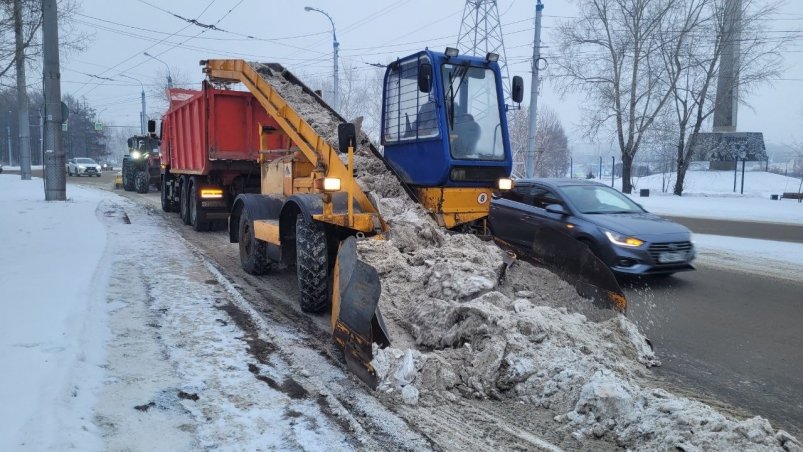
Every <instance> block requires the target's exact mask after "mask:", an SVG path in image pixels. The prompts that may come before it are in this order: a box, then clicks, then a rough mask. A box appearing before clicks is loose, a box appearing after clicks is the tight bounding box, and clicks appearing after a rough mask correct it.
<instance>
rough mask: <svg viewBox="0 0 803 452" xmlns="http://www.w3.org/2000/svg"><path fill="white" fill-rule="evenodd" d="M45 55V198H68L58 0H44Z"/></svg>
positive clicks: (43, 49)
mask: <svg viewBox="0 0 803 452" xmlns="http://www.w3.org/2000/svg"><path fill="white" fill-rule="evenodd" d="M42 56H43V58H42V59H43V60H44V67H43V69H44V95H45V162H44V163H45V200H46V201H66V200H67V177H66V172H65V170H64V142H63V140H62V134H61V124H62V122H64V119H63V114H62V111H61V72H60V69H59V23H58V12H57V9H56V0H42Z"/></svg>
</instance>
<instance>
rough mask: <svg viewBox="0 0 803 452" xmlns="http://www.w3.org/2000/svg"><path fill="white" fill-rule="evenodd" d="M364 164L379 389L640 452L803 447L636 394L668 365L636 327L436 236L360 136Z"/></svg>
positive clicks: (319, 119)
mask: <svg viewBox="0 0 803 452" xmlns="http://www.w3.org/2000/svg"><path fill="white" fill-rule="evenodd" d="M255 67H256V68H257V69H258V70H259V71H260V73H261V74H262V75H263V77H264V78H265V79H266V80H267V81H268V82H269V83H271V85H272V86H274V87H275V88H276V89H277V91H279V93H280V94H281V95H282V96H283V97H284V98H285V100H286V101H287V102H288V103H290V104H291V105H292V106H293V108H294V109H296V111H299V112H302V115H304V117H305V118H306V119H307V120H308V122H309V123H310V125H311V126H312V127H313V128H315V129H316V131H318V132H319V133H320V134H321V135H322V136H324V137H326V138H327V140H328V141H329V142H330V144H332V145H333V146H334V145H336V138H337V137H336V133H334V134H333V132H332V131H335V130H336V125H337V123H338V122H339V121H338V119H337V118H336V117H335V116H334V115H332V114H331V113H330V112H328V111H327V110H325V109H323V108H321V107H320V105H319V104H318V102H317V100H315V99H313V98H312V97H311V96H309V95H307V94H305V93H303V92H302V90H301V89H300V87H298V86H295V85H293V84H291V83H288V82H287V81H286V80H284V79H283V78H282V77H281V76H279V75H277V74H275V73H269V72H268V71H264V70H260V69H259V65H257V64H255ZM326 116H329V117H328V118H327V117H326ZM356 156H357V158H358V160H357V163H356V164H355V167H356V168H357V171H356V176H357V178H358V182H359V183H360V185H361V186H362V187H363V188H364V189H365V190H366V191H367V192H369V193H368V194H369V197H370V198H371V199H372V201H373V202H374V203H375V205H376V206H377V208H378V209H379V211H380V213H381V214H382V216H383V218H384V219H385V221H387V222H388V223H389V224H390V225H391V233H390V234H389V239H388V240H365V241H361V242H360V243H359V245H358V252H359V255H360V258H361V259H362V260H364V261H365V262H366V263H368V264H370V265H372V266H373V267H375V268H376V270H377V271H378V273H379V275H380V279H381V282H382V295H381V298H380V302H379V306H380V310H381V312H382V314H383V315H384V317H385V320H386V323H387V326H388V329H389V330H390V331H389V332H390V336H391V338H392V340H393V341H394V346H395V347H396V348H387V349H384V350H378V349H377V350H375V360H374V363H373V364H374V366H375V368H376V370H377V374H378V376H379V378H380V386H379V390H380V391H383V392H385V393H389V394H398V397H399V398H400V399H401V400H402V401H403V402H404V403H407V404H416V403H418V402H419V400H420V399H424V398H431V399H433V400H441V399H446V400H456V399H457V397H460V396H463V397H477V398H497V399H501V398H514V399H518V400H520V401H522V402H525V403H530V404H533V405H535V406H538V407H544V408H550V409H553V410H555V411H558V412H560V413H565V414H563V415H560V416H558V417H557V418H556V420H557V421H559V422H561V423H563V425H565V427H566V428H568V429H571V430H573V431H574V433H573V435H575V436H576V437H578V439H581V438H582V437H584V436H589V435H593V436H595V437H598V438H605V439H608V440H611V441H615V442H617V443H618V444H620V445H622V446H627V447H636V448H639V449H669V448H674V447H682V448H683V449H685V450H689V449H695V448H698V449H708V448H715V449H736V450H739V449H746V448H751V449H756V448H762V447H763V448H766V449H768V450H769V449H780V448H781V447H782V446H783V445H784V444H786V445H787V447H788V448H792V447H793V446H794V445H795V444H796V443H795V442H794V440H793V439H786V440H785V439H783V438H785V436H784V434H783V433H782V432H779V433H778V434H777V435H776V433H775V432H774V431H773V430H772V428H771V427H770V426H769V424H768V423H767V421H765V420H763V419H761V418H754V419H751V420H747V421H742V422H738V421H734V420H730V419H727V418H725V417H724V416H722V415H721V414H719V413H717V412H716V411H715V410H713V409H712V408H710V407H708V406H706V405H703V404H700V403H697V402H692V401H690V400H687V399H683V398H678V397H675V396H673V395H671V394H669V393H666V392H665V391H662V390H656V389H648V388H642V387H641V385H640V384H639V381H640V379H641V377H642V376H644V375H645V369H646V368H647V367H650V366H653V365H658V364H660V363H659V362H658V361H657V359H656V357H655V355H654V354H653V352H652V350H651V349H650V347H649V346H648V345H647V343H646V339H645V338H644V336H643V335H642V334H641V333H640V332H639V331H638V328H637V327H636V326H635V325H634V324H632V323H631V322H629V321H628V320H627V319H626V318H625V317H623V316H610V315H609V316H608V318H607V320H603V321H600V322H592V321H589V316H590V315H589V316H586V315H583V314H582V313H586V314H596V313H595V312H594V311H595V310H596V309H595V308H593V307H592V306H591V303H590V301H588V300H585V299H582V298H580V297H579V296H578V295H577V294H576V292H575V291H574V289H573V288H572V287H571V286H570V285H569V284H567V283H565V282H564V281H562V280H560V279H559V278H558V277H556V276H555V275H553V274H551V273H549V272H548V271H545V270H542V269H538V268H534V267H532V266H530V265H529V264H527V263H524V262H514V263H513V264H512V265H510V266H509V267H507V264H505V263H504V261H503V254H502V252H501V250H499V249H498V248H497V247H496V246H495V245H493V244H490V243H487V242H483V241H481V240H480V239H478V238H477V237H474V236H471V235H460V234H450V233H447V232H446V231H444V230H443V229H441V228H439V227H438V226H437V224H436V223H435V222H434V221H433V220H432V219H431V218H430V217H429V215H428V214H427V213H426V212H425V211H424V210H423V209H422V208H421V207H420V206H419V205H418V204H416V203H415V202H414V201H412V200H411V199H409V197H407V196H405V194H404V191H403V189H402V188H401V186H400V184H399V182H398V181H397V180H396V178H395V177H394V176H393V175H392V174H390V173H389V172H388V171H387V169H386V168H385V167H384V163H383V162H382V161H381V160H379V159H378V158H377V157H376V156H374V155H373V154H372V153H371V152H370V150H369V149H368V146H367V140H366V139H365V138H364V137H363V140H362V143H361V146H360V147H359V148H358V149H357V155H356ZM595 317H596V316H595ZM415 349H418V350H415ZM394 397H395V396H394Z"/></svg>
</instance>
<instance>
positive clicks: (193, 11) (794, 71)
mask: <svg viewBox="0 0 803 452" xmlns="http://www.w3.org/2000/svg"><path fill="white" fill-rule="evenodd" d="M464 3H465V2H464V1H462V0H437V1H435V0H372V1H367V0H361V1H358V0H351V1H347V0H339V1H338V0H301V1H292V0H286V1H275V0H172V1H169V2H165V1H158V0H125V1H109V0H83V6H82V9H81V11H80V13H81V15H79V16H78V17H77V19H78V21H79V22H78V24H77V26H78V27H79V28H80V29H81V30H83V31H86V32H90V33H93V34H94V39H93V40H92V41H91V43H90V44H89V46H88V49H87V51H86V52H84V53H81V54H78V55H71V56H68V57H65V58H63V59H62V92H63V93H65V94H72V95H75V96H79V97H80V96H85V97H86V99H87V101H88V102H89V103H90V104H91V105H93V106H95V107H96V108H97V110H98V111H99V112H100V113H99V116H100V117H101V118H103V119H104V120H107V121H108V122H109V123H110V124H116V125H132V126H138V125H139V111H140V103H139V93H140V85H139V83H137V82H134V81H133V80H131V79H127V78H124V77H121V75H120V74H126V75H129V76H131V77H134V78H138V79H139V80H141V81H142V83H143V84H144V85H145V88H146V89H145V91H146V94H147V97H148V99H147V100H148V104H149V106H150V105H153V106H155V105H157V99H156V98H154V97H153V95H154V92H155V91H157V90H156V89H154V87H156V86H157V85H158V84H160V83H163V78H162V77H163V75H164V73H165V67H164V65H163V64H161V63H159V62H157V61H155V60H153V59H150V58H148V57H146V56H144V55H143V52H144V51H147V52H149V53H150V54H152V55H155V56H157V57H158V58H160V59H162V60H164V61H165V62H166V63H167V64H169V66H170V68H171V69H172V70H173V71H174V72H178V73H181V74H183V75H184V76H185V77H186V78H187V79H188V80H189V81H191V82H192V83H193V84H192V85H191V87H198V86H199V84H200V82H201V81H202V80H203V74H202V73H201V71H200V67H199V66H198V61H199V60H202V59H208V58H244V59H249V60H258V61H275V62H279V63H282V64H283V65H285V66H286V67H288V68H289V69H291V70H293V71H294V72H296V71H297V72H302V73H306V74H311V75H317V76H329V75H330V74H331V71H332V60H331V56H332V40H331V26H330V24H329V21H328V20H327V19H326V17H324V16H323V15H321V14H319V13H316V12H305V11H304V6H305V5H309V6H312V7H315V8H319V9H322V10H324V11H326V12H327V13H328V14H329V15H330V16H331V17H332V19H333V20H334V22H335V26H336V27H337V37H338V40H339V42H340V57H341V63H342V64H353V65H355V66H356V67H358V68H359V69H360V70H372V68H371V66H368V65H367V64H365V63H383V64H384V63H387V62H388V61H391V60H393V59H395V58H397V57H403V56H405V55H407V54H410V53H413V52H415V51H417V50H420V49H423V48H424V47H426V46H429V47H432V48H436V49H441V48H444V47H446V46H447V45H451V46H454V45H455V44H456V39H457V34H458V31H459V27H460V21H461V17H462V12H463V7H464ZM498 4H499V14H500V16H501V19H502V24H503V31H504V34H505V46H506V50H507V58H508V65H509V70H510V75H511V76H513V75H521V76H523V77H524V78H525V87H526V88H527V90H528V89H529V70H530V69H529V61H530V58H531V56H532V39H533V17H534V15H535V12H534V5H535V0H499V2H498ZM544 4H545V9H544V16H543V31H542V41H543V42H542V44H543V50H542V53H543V54H544V56H545V57H546V58H547V60H549V57H550V54H554V51H555V48H554V47H553V44H554V39H553V31H554V29H555V27H556V26H557V24H558V22H559V21H562V20H567V19H568V20H570V19H571V18H572V16H573V15H574V14H575V11H576V9H575V6H574V4H573V2H566V1H561V0H544ZM160 8H161V9H164V10H166V11H169V12H172V13H175V14H177V15H179V16H182V17H185V18H188V19H197V21H198V22H200V23H202V24H215V25H216V26H217V27H218V28H220V29H223V30H226V32H221V31H215V30H206V31H204V28H201V27H199V26H196V25H192V24H189V23H187V22H186V21H183V20H181V19H179V18H177V17H174V16H172V15H171V14H170V13H169V12H166V11H162V10H160ZM801 22H803V2H801V1H799V0H794V1H789V2H787V3H786V5H785V6H784V7H783V8H782V9H781V14H780V15H779V16H778V20H775V21H773V22H772V26H773V27H774V28H775V29H776V30H791V29H800V28H801V27H800V23H801ZM120 24H121V25H120ZM247 36H253V37H254V38H256V39H251V38H248V37H247ZM798 36H801V35H798ZM786 58H787V59H786V63H787V67H788V69H787V70H786V72H785V73H784V75H783V76H782V79H781V80H775V81H773V83H772V86H765V87H763V88H761V89H760V90H759V91H757V92H755V93H753V94H751V96H750V98H748V99H747V102H748V103H750V104H751V106H752V109H750V108H746V107H740V110H739V129H740V130H741V131H753V132H764V134H765V139H766V140H767V141H768V142H776V143H792V142H793V141H799V140H801V138H803V130H801V129H803V128H801V125H803V96H801V92H802V91H803V41H799V42H796V43H795V44H794V45H793V46H792V47H791V48H790V52H789V53H787V57H786ZM92 75H94V76H99V77H107V78H111V79H114V81H105V80H101V79H98V78H95V77H91V76H92ZM544 75H546V76H547V77H548V76H549V68H547V69H546V71H545V73H544ZM541 92H542V96H541V98H540V100H539V105H547V106H550V107H551V108H553V109H554V110H556V111H557V113H558V114H559V116H560V118H561V120H562V121H563V123H564V124H565V125H566V127H567V129H568V130H569V134H570V136H572V138H573V142H575V143H577V142H579V141H581V140H580V138H579V137H578V134H577V133H576V130H575V128H576V125H577V124H578V123H579V120H580V117H579V114H580V112H579V108H578V105H579V103H580V101H581V99H582V97H581V96H579V95H578V96H571V97H569V98H565V99H560V98H559V96H558V95H557V94H556V92H555V88H554V87H553V86H551V85H550V84H549V83H548V82H547V83H545V84H543V85H542V90H541ZM525 96H529V92H527V91H525ZM525 98H527V97H525ZM525 105H526V102H525ZM148 112H149V113H152V114H157V113H161V112H159V111H158V110H157V109H153V108H150V107H149V108H148Z"/></svg>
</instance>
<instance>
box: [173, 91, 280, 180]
mask: <svg viewBox="0 0 803 452" xmlns="http://www.w3.org/2000/svg"><path fill="white" fill-rule="evenodd" d="M260 127H272V128H274V129H278V128H279V126H278V124H276V122H275V121H274V120H273V119H272V118H271V117H270V116H268V114H267V112H266V111H265V109H264V108H263V107H262V106H261V105H260V104H259V102H258V101H257V100H256V98H254V95H253V94H251V93H250V92H244V91H230V90H220V89H214V88H211V87H209V86H208V85H206V84H205V85H204V88H203V89H202V90H200V91H197V90H186V89H173V90H171V91H170V109H169V110H168V111H167V113H165V115H164V117H163V118H162V145H161V148H162V159H163V160H162V163H163V164H164V165H165V166H166V167H167V168H169V171H170V172H171V173H173V174H193V175H204V176H206V175H210V173H213V172H215V171H232V170H235V171H236V168H235V167H233V166H232V164H233V163H234V162H238V161H244V162H249V163H252V164H256V162H257V160H258V159H259V149H260ZM282 135H283V134H271V135H270V136H267V137H266V138H265V139H266V140H267V143H263V145H265V146H266V149H287V148H288V147H289V140H288V139H287V138H286V136H282Z"/></svg>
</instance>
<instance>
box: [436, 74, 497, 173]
mask: <svg viewBox="0 0 803 452" xmlns="http://www.w3.org/2000/svg"><path fill="white" fill-rule="evenodd" d="M442 71H443V83H444V96H445V105H446V123H447V127H448V130H449V143H450V148H451V153H452V158H454V159H459V160H504V158H505V151H504V146H503V141H502V122H501V120H500V116H499V99H498V97H497V92H496V74H494V71H493V70H491V69H490V68H483V67H475V66H469V65H468V64H444V65H443V67H442Z"/></svg>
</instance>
